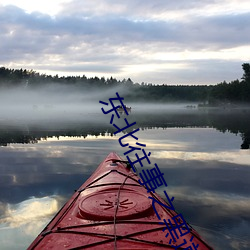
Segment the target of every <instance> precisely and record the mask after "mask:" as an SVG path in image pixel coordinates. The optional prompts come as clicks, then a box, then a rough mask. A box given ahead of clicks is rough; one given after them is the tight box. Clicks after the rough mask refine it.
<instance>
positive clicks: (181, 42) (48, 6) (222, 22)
mask: <svg viewBox="0 0 250 250" xmlns="http://www.w3.org/2000/svg"><path fill="white" fill-rule="evenodd" d="M249 24H250V1H249V0H240V1H239V0H216V1H215V0H176V1H174V0H126V1H125V0H124V1H118V0H73V1H69V0H68V1H65V0H49V1H48V0H43V1H34V0H30V1H29V0H22V1H20V0H0V66H4V67H8V68H18V69H19V68H23V69H24V68H25V69H33V70H35V71H38V72H40V73H47V74H52V75H55V74H59V76H62V75H65V76H66V75H83V74H85V75H86V76H87V77H91V76H98V77H101V76H104V77H110V76H113V77H116V78H117V79H121V80H122V79H123V78H128V77H130V78H131V79H132V80H133V81H134V82H139V83H141V82H148V83H150V82H151V83H154V84H163V83H164V84H215V83H219V82H221V81H223V80H226V81H231V80H234V79H237V78H238V79H239V78H241V76H242V74H243V71H242V68H241V65H242V63H244V62H250V25H249Z"/></svg>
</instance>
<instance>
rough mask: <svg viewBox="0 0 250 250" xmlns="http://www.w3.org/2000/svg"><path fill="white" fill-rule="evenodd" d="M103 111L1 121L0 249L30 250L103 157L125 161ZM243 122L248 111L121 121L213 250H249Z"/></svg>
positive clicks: (180, 111)
mask: <svg viewBox="0 0 250 250" xmlns="http://www.w3.org/2000/svg"><path fill="white" fill-rule="evenodd" d="M100 106H101V105H100ZM100 106H99V108H98V109H97V108H96V109H95V110H94V111H91V112H87V111H84V112H78V111H72V110H63V111H62V110H61V111H60V112H61V113H60V112H59V111H57V112H55V110H53V108H52V107H32V108H31V109H30V110H28V111H27V112H25V114H26V115H27V113H29V112H30V116H25V115H23V114H22V115H21V114H20V115H19V116H18V115H15V117H12V116H11V114H10V115H9V116H7V115H5V116H4V117H0V144H1V147H0V190H1V191H0V244H1V247H0V248H1V249H25V248H27V247H28V246H29V244H30V243H31V242H32V241H33V240H34V238H35V237H36V236H37V234H38V233H40V231H41V230H42V229H43V227H44V226H45V225H46V224H47V223H48V222H49V221H50V220H51V218H52V217H53V216H54V215H55V213H56V212H57V211H58V210H59V209H60V207H61V206H62V205H63V204H64V202H66V201H67V199H69V197H70V196H71V195H72V194H73V192H74V190H75V189H77V188H78V187H79V186H80V185H81V184H82V183H83V182H84V181H85V180H86V179H87V178H88V177H89V176H90V175H91V174H92V172H93V171H94V170H95V169H96V167H97V166H98V165H99V164H100V162H101V161H102V160H103V159H104V158H105V157H106V155H107V154H109V153H110V152H111V151H115V152H117V153H118V154H120V155H121V156H123V153H124V152H125V151H126V149H125V148H122V147H121V146H120V145H119V143H118V139H119V137H120V136H122V135H123V133H120V134H118V135H116V136H113V132H114V131H115V130H114V128H112V125H111V124H109V121H110V116H109V115H104V114H102V112H101V110H100V108H101V107H100ZM44 109H46V112H45V111H44ZM34 113H35V115H34ZM249 117H250V111H249V110H228V109H221V110H199V109H197V108H192V109H187V108H185V106H183V105H179V106H178V105H177V106H176V105H175V106H169V105H168V106H159V107H147V108H145V107H144V109H142V108H140V107H139V106H138V107H137V106H136V105H135V107H134V109H133V110H132V113H131V114H130V115H129V116H128V120H129V121H130V122H133V121H136V122H137V124H136V125H135V126H134V128H138V127H139V128H140V131H139V132H138V133H136V136H137V137H138V138H139V140H138V141H139V142H140V143H145V144H146V145H147V151H151V153H152V154H151V157H150V160H151V162H153V163H157V164H158V166H159V168H160V169H161V171H162V172H163V173H164V176H165V180H166V182H167V183H168V187H167V188H166V189H167V192H168V193H169V195H172V196H174V197H175V201H174V204H175V208H177V211H178V212H181V213H182V214H183V215H184V218H185V219H186V221H187V222H189V223H190V224H191V225H193V226H194V228H195V229H196V230H197V231H198V232H199V233H200V234H201V235H202V236H203V237H204V238H205V239H206V240H207V241H208V242H209V243H210V244H211V245H212V246H213V247H214V248H215V249H227V250H230V249H250V150H249V149H248V148H249V141H250V118H249ZM123 118H124V115H123V116H122V117H121V119H120V120H116V124H117V125H118V124H120V125H121V124H122V121H123V122H124V120H122V119H123ZM121 126H122V125H121ZM127 141H128V142H130V144H134V143H135V141H134V139H132V138H131V139H128V140H127ZM242 148H244V149H242ZM123 157H124V156H123ZM144 167H145V168H150V165H148V166H147V165H145V166H144ZM137 168H139V166H137ZM157 192H158V193H160V194H162V193H163V189H161V188H158V189H157Z"/></svg>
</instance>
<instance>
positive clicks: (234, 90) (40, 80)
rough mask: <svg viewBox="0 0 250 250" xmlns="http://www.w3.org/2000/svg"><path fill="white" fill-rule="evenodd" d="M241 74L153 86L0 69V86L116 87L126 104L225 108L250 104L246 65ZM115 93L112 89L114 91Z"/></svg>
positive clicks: (248, 71) (249, 74)
mask: <svg viewBox="0 0 250 250" xmlns="http://www.w3.org/2000/svg"><path fill="white" fill-rule="evenodd" d="M242 68H243V71H244V74H243V77H242V81H239V80H234V81H232V82H230V83H227V82H225V81H224V82H222V83H219V84H217V85H210V86H208V85H205V86H204V85H192V86H185V85H165V84H163V85H153V84H151V83H149V84H148V83H144V82H143V83H141V84H138V83H133V81H132V80H131V79H130V78H128V79H123V80H122V81H120V80H117V79H115V78H113V77H110V78H107V79H105V78H104V77H102V78H98V77H91V78H87V77H86V76H85V75H83V76H67V77H65V76H62V77H59V76H58V75H55V76H51V75H46V74H40V73H37V72H35V71H33V70H26V69H25V70H23V69H8V68H5V67H1V68H0V86H2V87H17V86H21V87H24V88H36V87H41V86H45V85H50V84H54V83H56V84H64V85H68V86H72V87H77V88H80V89H82V90H85V91H89V90H95V89H97V90H103V89H107V90H108V89H112V90H114V88H116V87H117V91H119V93H120V94H121V95H122V96H123V97H124V98H126V100H128V101H147V102H173V101H192V102H204V103H209V105H212V106H214V105H216V106H217V105H225V104H229V103H230V104H231V103H242V102H244V103H250V64H249V63H244V64H242ZM115 90H116V89H115Z"/></svg>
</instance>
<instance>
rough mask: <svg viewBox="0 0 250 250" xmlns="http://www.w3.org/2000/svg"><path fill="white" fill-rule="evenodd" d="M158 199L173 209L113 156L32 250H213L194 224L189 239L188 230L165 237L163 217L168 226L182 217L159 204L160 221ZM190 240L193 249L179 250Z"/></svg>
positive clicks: (81, 188) (82, 188) (83, 187)
mask: <svg viewBox="0 0 250 250" xmlns="http://www.w3.org/2000/svg"><path fill="white" fill-rule="evenodd" d="M149 197H151V198H149ZM153 198H154V199H156V200H158V201H159V202H160V203H164V204H167V203H166V202H165V201H163V199H161V197H159V196H158V195H157V194H156V193H152V192H150V193H149V192H147V190H146V188H144V187H143V186H141V185H140V184H139V182H138V176H137V175H136V174H135V173H133V172H132V171H131V170H130V168H128V167H126V164H125V163H124V162H123V160H122V159H121V158H120V157H119V156H118V155H117V154H115V153H110V154H109V155H108V156H107V158H106V159H105V160H104V161H103V162H102V163H101V164H100V165H99V167H98V168H97V169H96V171H95V172H94V173H93V175H92V176H91V177H90V178H89V179H88V180H87V181H86V182H85V183H84V184H83V185H82V186H81V187H80V188H79V189H78V190H77V191H76V192H75V193H74V195H73V196H72V198H71V199H70V200H69V201H68V202H67V203H66V204H65V205H64V207H63V208H62V209H61V210H60V211H59V212H58V213H57V215H56V216H55V217H54V218H53V219H52V221H51V222H50V223H49V224H48V225H47V226H46V227H45V229H44V230H43V231H42V233H41V234H39V235H38V237H37V238H36V239H35V240H34V242H33V243H32V244H31V246H30V247H29V248H28V249H29V250H30V249H100V248H103V249H186V247H187V245H188V246H189V245H190V244H191V245H192V244H193V246H194V247H193V248H190V250H192V249H198V250H203V249H212V248H211V247H209V246H208V245H207V243H206V242H204V241H203V240H202V239H201V237H200V236H199V235H198V233H197V232H196V231H195V230H194V229H193V228H192V227H191V226H189V225H188V227H189V230H190V233H188V234H186V235H183V236H182V234H183V232H182V231H181V230H184V228H183V227H182V228H181V229H180V230H175V231H176V232H177V234H176V235H177V236H176V242H174V241H171V235H168V237H165V236H166V234H167V232H168V229H166V225H163V224H159V222H161V221H160V220H159V218H158V216H159V217H160V218H161V219H165V220H166V221H167V220H168V219H172V218H173V217H174V216H177V213H176V212H175V211H173V210H170V209H166V208H165V207H164V206H162V205H160V204H158V203H157V202H155V203H154V206H155V209H156V211H157V212H158V216H157V214H156V212H155V210H154V209H153V206H152V199H153ZM173 230H174V229H173ZM177 237H178V239H177ZM184 240H185V241H186V242H188V244H187V245H186V246H184V245H183V247H178V248H177V246H179V245H181V244H182V243H183V241H184ZM191 241H192V242H191ZM197 245H198V248H195V246H197Z"/></svg>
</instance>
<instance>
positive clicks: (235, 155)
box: [153, 150, 250, 167]
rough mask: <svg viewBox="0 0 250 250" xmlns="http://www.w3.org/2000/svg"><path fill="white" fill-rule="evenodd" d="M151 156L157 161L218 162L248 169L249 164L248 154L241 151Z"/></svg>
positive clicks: (179, 152) (167, 152)
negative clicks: (243, 166) (238, 165)
mask: <svg viewBox="0 0 250 250" xmlns="http://www.w3.org/2000/svg"><path fill="white" fill-rule="evenodd" d="M153 156H154V157H155V158H157V159H183V160H199V161H220V162H228V163H234V164H240V165H245V166H248V167H249V162H250V155H249V152H248V151H242V150H233V151H221V152H209V153H208V152H182V151H160V152H155V153H154V155H153ZM239 156H240V157H239ZM216 167H217V166H216Z"/></svg>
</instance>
